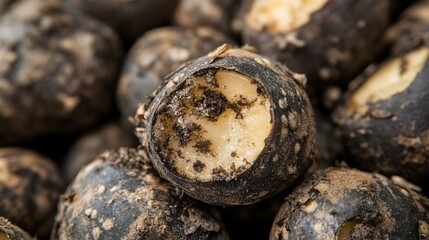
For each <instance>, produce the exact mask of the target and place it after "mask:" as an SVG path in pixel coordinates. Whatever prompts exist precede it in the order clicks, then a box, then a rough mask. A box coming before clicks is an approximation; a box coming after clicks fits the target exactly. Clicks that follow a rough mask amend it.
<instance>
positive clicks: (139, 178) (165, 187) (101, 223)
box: [51, 148, 228, 240]
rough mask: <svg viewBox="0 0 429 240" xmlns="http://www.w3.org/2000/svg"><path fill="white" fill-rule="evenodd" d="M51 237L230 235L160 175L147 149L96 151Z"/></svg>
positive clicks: (63, 200) (62, 204)
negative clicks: (152, 164) (99, 153)
mask: <svg viewBox="0 0 429 240" xmlns="http://www.w3.org/2000/svg"><path fill="white" fill-rule="evenodd" d="M51 239H130V240H131V239H172V240H173V239H228V235H227V234H226V232H225V230H224V229H223V226H222V224H221V222H220V221H219V220H218V219H217V218H216V217H214V215H211V213H210V212H209V211H208V209H205V207H203V206H202V205H200V204H199V203H196V202H195V201H194V200H191V199H189V198H187V197H186V196H183V193H182V191H181V190H180V189H178V188H176V187H174V186H172V185H171V184H169V183H168V182H167V181H165V180H163V179H161V178H160V177H159V175H158V173H157V172H156V171H155V170H154V169H153V168H152V166H151V164H150V161H149V160H148V159H147V155H146V153H144V152H143V151H138V150H134V149H125V148H121V149H120V150H119V151H109V152H105V153H103V154H102V155H100V156H99V157H98V158H97V159H96V160H95V161H94V162H92V163H91V164H90V165H88V166H87V167H85V168H84V169H83V170H82V171H81V172H80V173H79V174H78V176H77V177H76V179H75V180H74V182H73V183H72V184H71V185H70V186H69V188H68V189H67V191H66V193H65V194H64V195H63V196H62V198H61V201H60V204H59V213H58V215H57V217H56V225H55V227H54V230H53V232H52V235H51Z"/></svg>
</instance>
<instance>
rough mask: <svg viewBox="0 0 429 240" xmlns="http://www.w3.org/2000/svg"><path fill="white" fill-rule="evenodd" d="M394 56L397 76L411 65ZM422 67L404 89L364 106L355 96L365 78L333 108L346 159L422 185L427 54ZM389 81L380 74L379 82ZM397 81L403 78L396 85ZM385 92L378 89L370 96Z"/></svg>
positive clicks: (427, 158)
mask: <svg viewBox="0 0 429 240" xmlns="http://www.w3.org/2000/svg"><path fill="white" fill-rule="evenodd" d="M420 50H424V48H421V49H420ZM420 50H419V51H420ZM397 59H399V61H401V62H400V66H401V69H402V70H401V71H400V72H401V74H402V72H407V71H408V68H409V66H413V64H412V63H410V62H407V60H410V59H409V58H405V57H399V58H397ZM388 61H389V62H390V61H395V60H394V59H389V60H388ZM389 62H387V61H386V63H385V64H382V65H381V66H380V67H379V69H378V70H379V71H383V69H386V68H388V67H385V66H388V65H387V64H388V63H389ZM383 67H385V68H383ZM422 67H423V68H422V69H421V70H420V71H419V72H418V74H417V75H416V76H415V77H414V78H413V79H411V83H410V84H409V85H408V86H406V88H404V89H403V90H402V91H399V92H397V93H396V94H393V95H391V96H388V97H387V98H385V99H379V100H371V99H368V100H367V102H365V103H363V106H361V107H359V108H356V107H354V104H353V103H354V101H353V99H354V98H355V96H356V95H357V94H361V93H360V92H359V91H363V90H361V88H363V87H365V86H366V85H365V82H364V83H363V84H364V85H361V86H359V87H357V88H356V89H351V90H350V91H349V92H348V93H347V95H348V97H346V99H345V102H344V103H343V105H342V106H340V107H338V108H337V109H336V111H335V112H334V115H333V117H334V120H335V122H336V123H338V124H339V125H340V127H341V128H342V131H343V136H344V139H345V143H346V145H347V149H346V150H347V152H348V153H349V159H350V160H352V162H354V163H355V164H356V165H357V166H358V167H359V168H362V169H364V170H367V171H379V172H382V173H384V174H387V175H401V176H403V177H405V178H406V179H408V180H411V181H414V182H421V183H424V182H427V181H428V180H429V112H428V111H427V109H428V107H429V106H428V104H429V81H428V79H429V55H427V56H426V59H423V66H422ZM410 68H412V67H410ZM386 71H387V72H388V71H389V70H386ZM396 71H398V70H396ZM398 72H399V71H398ZM405 75H406V74H404V75H403V78H405ZM386 76H387V77H388V78H394V76H390V75H386ZM388 80H389V79H386V78H380V79H378V80H377V81H378V82H379V83H381V82H386V81H388ZM402 81H404V80H402ZM401 84H403V82H402V83H401V82H398V83H396V85H394V86H401ZM391 88H392V87H391ZM366 90H371V89H366ZM388 90H389V89H382V90H378V89H376V92H374V95H372V97H377V96H378V95H379V94H383V93H385V92H388Z"/></svg>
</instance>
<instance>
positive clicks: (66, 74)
mask: <svg viewBox="0 0 429 240" xmlns="http://www.w3.org/2000/svg"><path fill="white" fill-rule="evenodd" d="M0 32H1V34H0V62H2V64H1V66H0V145H2V144H4V143H5V142H6V143H7V142H14V141H22V140H27V139H34V138H36V137H39V136H42V135H46V134H54V133H55V134H56V133H68V132H72V131H76V130H79V129H82V128H85V127H88V126H90V125H92V124H94V123H95V122H96V121H97V120H98V119H99V118H100V117H101V116H102V115H103V114H105V113H106V112H108V111H109V110H110V107H111V103H112V100H113V99H112V96H113V94H112V92H113V91H114V86H115V78H116V74H117V69H118V64H119V60H120V52H121V49H120V46H119V43H118V39H117V37H116V35H115V34H114V32H112V31H111V30H110V29H109V28H108V27H106V26H104V25H102V24H100V23H99V22H96V21H93V20H91V19H89V18H86V17H83V16H77V15H71V14H70V13H68V12H66V11H65V10H63V9H62V8H61V6H60V2H58V1H55V0H30V1H21V2H19V3H17V4H15V5H13V7H12V8H11V9H10V11H8V12H7V14H5V15H4V16H3V17H2V18H1V20H0ZM47 123H48V124H47Z"/></svg>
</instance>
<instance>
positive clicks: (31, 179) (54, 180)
mask: <svg viewBox="0 0 429 240" xmlns="http://www.w3.org/2000/svg"><path fill="white" fill-rule="evenodd" d="M62 190H63V183H62V179H61V174H60V172H59V170H58V169H57V168H56V166H55V165H54V164H53V163H52V162H51V161H50V160H48V159H46V158H44V157H42V156H40V155H38V154H36V153H34V152H32V151H30V150H27V149H21V148H0V196H1V199H0V216H2V217H5V218H7V219H9V220H10V221H11V222H13V223H14V224H15V225H17V226H19V227H20V228H22V229H24V230H25V231H27V232H28V233H30V234H31V235H34V236H38V237H39V238H44V237H46V236H48V235H49V232H50V231H51V228H52V223H53V221H54V216H55V211H56V204H57V201H58V197H59V195H60V193H61V191H62ZM0 229H1V226H0Z"/></svg>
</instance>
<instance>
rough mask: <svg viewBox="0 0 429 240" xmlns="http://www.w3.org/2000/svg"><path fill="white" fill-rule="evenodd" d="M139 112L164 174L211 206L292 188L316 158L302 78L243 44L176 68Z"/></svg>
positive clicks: (144, 136)
mask: <svg viewBox="0 0 429 240" xmlns="http://www.w3.org/2000/svg"><path fill="white" fill-rule="evenodd" d="M166 80H167V81H165V82H164V86H163V88H162V89H161V90H160V91H159V92H158V93H154V94H155V97H154V99H153V100H152V101H151V103H150V105H148V106H145V105H143V106H141V108H140V109H139V110H138V112H137V115H136V121H137V122H138V126H137V128H136V131H137V134H138V136H139V137H140V140H141V143H142V145H143V146H144V147H147V149H148V151H149V155H150V156H151V160H152V162H153V164H154V166H155V167H156V168H157V170H158V171H159V172H160V174H161V176H163V177H165V178H166V179H168V180H169V181H171V182H173V183H174V184H176V185H178V186H180V187H181V188H182V189H184V190H185V192H186V193H187V194H188V195H190V196H192V197H195V198H197V199H199V200H202V201H204V202H207V203H211V204H216V205H241V204H250V203H253V202H257V201H260V200H262V199H264V198H267V197H269V196H272V195H274V194H276V193H278V192H280V191H281V190H283V189H284V188H286V187H287V186H290V185H291V184H292V183H293V182H294V181H295V180H296V179H297V178H298V177H299V176H300V175H302V174H303V172H304V171H305V170H306V169H307V168H308V166H309V165H310V163H311V161H312V158H313V157H314V142H315V126H314V117H313V112H312V109H311V105H310V102H309V100H308V97H307V95H306V93H305V91H304V89H303V85H301V84H303V82H305V77H303V76H302V75H299V74H295V73H293V72H291V71H289V70H288V69H287V68H286V67H285V66H283V65H279V64H278V63H276V62H273V61H272V60H269V59H267V58H265V57H262V56H260V55H257V54H254V53H252V52H250V51H248V49H247V50H245V49H231V48H230V46H228V45H223V46H221V47H219V48H218V49H217V50H215V51H214V52H212V53H210V54H208V55H207V56H205V57H202V58H200V59H197V60H195V61H194V62H192V63H189V64H188V65H185V66H183V67H182V68H180V69H178V70H177V71H176V72H175V73H174V74H172V75H170V76H169V77H168V79H166Z"/></svg>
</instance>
